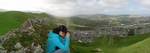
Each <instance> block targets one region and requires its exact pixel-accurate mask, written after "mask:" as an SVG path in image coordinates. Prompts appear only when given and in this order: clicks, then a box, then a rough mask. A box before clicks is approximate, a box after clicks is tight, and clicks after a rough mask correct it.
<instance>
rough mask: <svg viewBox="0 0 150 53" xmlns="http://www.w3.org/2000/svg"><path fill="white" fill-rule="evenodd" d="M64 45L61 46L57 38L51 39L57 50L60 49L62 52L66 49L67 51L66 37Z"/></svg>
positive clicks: (67, 40)
mask: <svg viewBox="0 0 150 53" xmlns="http://www.w3.org/2000/svg"><path fill="white" fill-rule="evenodd" d="M65 39H66V40H65V43H64V44H63V43H62V42H61V41H60V40H59V38H53V39H52V42H53V43H54V44H55V45H56V46H57V47H58V48H60V49H62V50H64V51H67V50H68V49H69V43H70V42H69V41H70V40H69V39H70V38H69V37H68V36H66V37H65Z"/></svg>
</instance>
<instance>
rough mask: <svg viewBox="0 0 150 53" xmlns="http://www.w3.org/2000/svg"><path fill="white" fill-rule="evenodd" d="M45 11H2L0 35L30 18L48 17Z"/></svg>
mask: <svg viewBox="0 0 150 53" xmlns="http://www.w3.org/2000/svg"><path fill="white" fill-rule="evenodd" d="M46 16H48V15H47V14H44V13H31V12H19V11H7V12H0V36H1V35H4V34H5V33H6V32H8V31H10V30H12V29H14V28H17V27H19V26H20V25H21V24H22V23H23V22H25V21H26V20H27V19H28V18H34V17H46Z"/></svg>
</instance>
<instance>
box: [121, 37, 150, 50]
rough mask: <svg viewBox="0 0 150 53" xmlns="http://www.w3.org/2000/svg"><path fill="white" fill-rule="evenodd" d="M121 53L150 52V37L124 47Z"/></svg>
mask: <svg viewBox="0 0 150 53" xmlns="http://www.w3.org/2000/svg"><path fill="white" fill-rule="evenodd" d="M119 53H150V38H147V39H145V40H143V41H140V42H138V43H136V44H133V45H131V46H128V47H124V48H122V49H121V50H120V51H119Z"/></svg>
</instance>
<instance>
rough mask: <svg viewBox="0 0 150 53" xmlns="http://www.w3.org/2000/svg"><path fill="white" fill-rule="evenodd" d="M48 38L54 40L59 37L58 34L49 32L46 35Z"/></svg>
mask: <svg viewBox="0 0 150 53" xmlns="http://www.w3.org/2000/svg"><path fill="white" fill-rule="evenodd" d="M48 37H49V38H56V37H59V36H58V34H56V33H54V32H49V33H48Z"/></svg>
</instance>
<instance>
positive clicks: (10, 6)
mask: <svg viewBox="0 0 150 53" xmlns="http://www.w3.org/2000/svg"><path fill="white" fill-rule="evenodd" d="M0 9H5V10H17V11H41V12H47V13H49V14H52V15H57V16H72V15H80V14H135V15H150V0H0Z"/></svg>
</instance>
